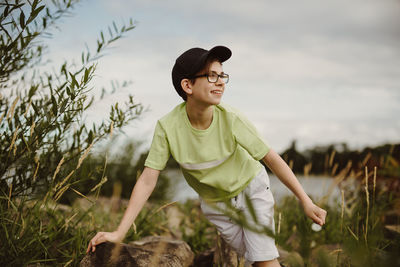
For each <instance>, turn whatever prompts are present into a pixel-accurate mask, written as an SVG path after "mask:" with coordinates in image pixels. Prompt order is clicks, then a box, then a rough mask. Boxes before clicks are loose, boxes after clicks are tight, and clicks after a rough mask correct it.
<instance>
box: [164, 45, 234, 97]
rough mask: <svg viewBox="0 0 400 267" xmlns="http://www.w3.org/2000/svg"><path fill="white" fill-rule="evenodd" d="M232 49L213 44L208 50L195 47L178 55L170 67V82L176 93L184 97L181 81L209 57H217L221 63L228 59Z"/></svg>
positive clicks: (192, 73)
mask: <svg viewBox="0 0 400 267" xmlns="http://www.w3.org/2000/svg"><path fill="white" fill-rule="evenodd" d="M231 55H232V51H231V50H230V49H229V48H227V47H225V46H215V47H213V48H211V49H210V50H205V49H203V48H199V47H195V48H191V49H189V50H187V51H185V52H184V53H183V54H182V55H180V56H179V57H178V58H177V59H176V61H175V64H174V67H173V68H172V83H173V84H174V87H175V90H176V91H177V92H178V94H179V95H180V96H181V97H182V98H183V99H186V94H185V92H184V91H183V89H182V87H181V81H182V79H185V78H191V77H192V76H194V75H195V74H196V73H197V72H198V71H200V70H201V69H202V68H203V67H204V64H205V63H206V61H207V59H208V58H209V57H213V58H216V59H218V60H219V61H220V62H221V63H222V62H224V61H226V60H228V59H229V58H230V57H231Z"/></svg>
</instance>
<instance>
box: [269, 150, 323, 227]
mask: <svg viewBox="0 0 400 267" xmlns="http://www.w3.org/2000/svg"><path fill="white" fill-rule="evenodd" d="M263 161H264V163H265V164H266V165H267V166H268V168H269V169H270V170H271V171H272V172H273V173H274V174H275V175H276V176H277V177H278V178H279V180H281V181H282V183H284V184H285V185H286V186H287V187H288V188H289V189H290V190H291V191H292V192H293V194H294V195H295V196H296V197H297V198H298V199H299V200H300V203H301V204H302V206H303V209H304V212H305V213H306V215H307V216H308V217H310V218H311V219H312V220H313V221H314V222H316V223H318V224H319V225H323V224H325V217H326V211H325V210H323V209H321V208H320V207H318V206H316V205H315V204H314V203H313V202H312V200H311V199H310V197H309V196H308V195H307V194H306V193H305V192H304V189H303V187H302V186H301V184H300V183H299V181H298V180H297V178H296V176H295V175H294V173H293V172H292V170H291V169H290V168H289V166H288V165H287V164H286V162H285V161H284V160H283V159H282V158H281V157H280V156H279V155H278V154H277V153H276V152H275V151H274V150H272V149H271V150H270V151H269V152H268V153H267V154H266V155H265V156H264V158H263Z"/></svg>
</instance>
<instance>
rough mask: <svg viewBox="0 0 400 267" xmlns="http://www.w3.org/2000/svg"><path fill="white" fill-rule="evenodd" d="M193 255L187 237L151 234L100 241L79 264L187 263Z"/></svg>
mask: <svg viewBox="0 0 400 267" xmlns="http://www.w3.org/2000/svg"><path fill="white" fill-rule="evenodd" d="M193 259H194V253H193V252H192V251H191V249H190V247H189V245H188V244H186V243H185V242H184V241H181V240H174V239H171V238H167V237H161V236H150V237H146V238H144V239H141V240H139V241H135V242H131V243H129V244H114V243H110V242H106V243H103V244H100V245H98V246H97V247H96V251H95V252H94V253H92V252H90V253H89V254H87V255H86V256H85V257H84V258H83V259H82V261H81V263H80V266H81V267H92V266H96V267H101V266H115V267H119V266H121V267H122V266H131V267H141V266H146V267H147V266H169V267H186V266H190V265H191V264H192V262H193Z"/></svg>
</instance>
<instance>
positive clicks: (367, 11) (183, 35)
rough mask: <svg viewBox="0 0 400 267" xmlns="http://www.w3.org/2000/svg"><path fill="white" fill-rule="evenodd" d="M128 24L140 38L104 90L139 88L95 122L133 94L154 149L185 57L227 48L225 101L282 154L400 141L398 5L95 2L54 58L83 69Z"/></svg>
mask: <svg viewBox="0 0 400 267" xmlns="http://www.w3.org/2000/svg"><path fill="white" fill-rule="evenodd" d="M129 18H133V19H134V20H135V21H137V27H136V29H134V30H133V31H131V32H129V33H128V34H127V36H126V37H125V38H123V39H122V40H120V41H119V42H118V43H116V45H114V46H113V48H112V49H110V50H108V52H107V55H106V56H105V57H103V58H102V59H101V60H100V61H99V66H98V71H97V77H96V82H95V83H94V85H95V86H96V88H100V87H101V86H103V85H106V86H108V85H109V83H110V80H119V81H124V80H130V81H132V86H130V87H129V89H123V90H119V91H117V92H116V94H114V95H112V96H109V97H107V98H106V99H105V100H103V101H102V102H101V103H97V104H96V105H95V106H94V107H93V110H91V112H90V113H89V115H88V120H92V119H99V118H102V116H104V117H105V118H106V116H107V111H108V110H109V106H110V104H113V103H115V102H117V101H120V102H123V101H124V99H125V98H126V96H127V95H128V94H129V93H131V94H133V95H134V96H136V98H137V100H138V101H140V102H141V103H143V104H144V105H145V106H148V107H149V108H150V110H149V111H148V112H147V113H146V114H144V116H143V117H142V119H141V120H140V121H137V122H135V123H133V124H132V125H131V126H130V127H128V128H127V130H126V133H127V137H129V138H132V139H135V140H141V141H145V142H147V143H149V142H150V141H151V136H152V131H153V129H154V126H155V123H156V121H157V119H158V118H160V117H161V116H163V115H164V114H166V113H167V112H169V111H170V110H171V109H172V108H173V107H174V106H175V105H177V104H179V103H180V102H181V99H180V97H179V96H178V95H177V94H176V92H175V90H174V89H173V86H172V82H171V69H172V66H173V64H174V61H175V59H176V57H177V56H178V55H180V54H181V53H182V52H184V51H185V50H187V49H189V48H192V47H202V48H206V49H210V48H212V47H213V46H215V45H226V46H228V47H229V48H230V49H231V50H232V52H233V55H232V58H231V59H230V60H229V61H227V62H226V63H225V64H224V71H225V72H226V73H229V74H230V77H231V79H230V82H229V84H228V85H227V88H226V90H225V94H224V97H223V101H224V102H225V103H227V104H229V105H232V106H235V107H237V108H239V109H240V110H242V112H243V113H244V114H246V115H247V116H248V117H249V119H250V120H251V121H252V122H253V123H254V124H255V125H256V127H257V128H258V129H259V131H260V132H261V134H262V135H263V136H264V137H265V139H266V140H268V142H269V143H270V144H271V146H272V147H274V148H275V149H276V150H277V151H278V152H280V151H282V150H283V149H284V148H286V147H288V145H289V144H290V142H291V141H292V140H293V139H296V140H297V141H298V142H297V144H298V146H299V148H300V149H304V148H309V147H312V146H314V145H317V144H320V145H323V144H329V143H340V142H347V143H348V144H349V146H350V147H352V148H362V147H364V146H366V145H379V144H382V143H385V142H400V116H399V114H400V1H398V0H384V1H376V0H362V1H361V0H347V1H344V0H335V1H333V0H331V1H323V2H321V1H317V0H307V1H273V0H250V1H233V0H230V1H225V0H222V1H210V0H205V1H178V0H172V1H162V0H157V1H156V0H146V1H145V0H138V1H122V0H114V1H107V0H102V1H100V0H88V1H83V2H82V3H81V4H80V5H79V7H78V8H77V9H76V10H75V12H74V15H73V17H71V18H68V19H64V20H63V22H62V23H61V24H60V25H59V27H60V29H61V32H60V31H55V32H54V36H53V39H51V40H50V41H49V45H50V47H49V48H50V57H51V59H52V60H53V62H54V64H55V65H57V63H58V62H62V61H63V60H64V59H70V58H75V59H76V60H77V61H79V58H80V54H81V52H82V51H83V50H84V48H85V43H87V44H88V45H89V47H94V45H95V42H96V38H97V37H98V35H99V31H100V30H106V29H107V26H108V25H110V24H111V23H112V21H115V22H116V23H117V24H118V25H121V23H122V21H123V20H124V21H126V22H127V21H128V20H129ZM96 90H98V91H96ZM96 92H100V89H95V90H94V93H96Z"/></svg>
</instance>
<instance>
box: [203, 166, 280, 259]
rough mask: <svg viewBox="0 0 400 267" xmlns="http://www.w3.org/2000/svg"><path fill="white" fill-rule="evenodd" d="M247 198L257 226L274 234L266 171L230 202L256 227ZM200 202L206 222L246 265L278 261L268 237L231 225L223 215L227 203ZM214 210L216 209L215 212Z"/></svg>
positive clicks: (272, 241)
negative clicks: (246, 197) (265, 228)
mask: <svg viewBox="0 0 400 267" xmlns="http://www.w3.org/2000/svg"><path fill="white" fill-rule="evenodd" d="M245 194H246V195H247V196H249V197H250V200H251V202H252V206H253V207H254V210H255V212H256V215H257V220H258V223H259V224H260V225H262V226H266V227H268V228H269V229H271V230H272V231H273V232H275V223H274V203H275V202H274V198H273V196H272V193H271V190H270V183H269V177H268V174H267V172H266V170H265V168H264V167H263V168H262V170H261V171H260V172H259V173H258V174H257V175H256V176H255V177H254V178H253V180H252V181H251V182H250V183H249V185H248V186H247V187H246V188H245V189H244V190H243V191H242V192H241V193H240V194H239V195H237V196H236V197H234V198H232V199H231V200H230V202H231V204H232V206H234V207H235V208H236V209H238V210H239V211H241V212H243V213H244V215H245V217H246V220H247V222H248V223H251V224H255V222H254V220H253V217H252V216H251V213H250V211H249V209H248V208H247V205H246V199H245ZM200 202H201V210H202V211H203V213H204V215H205V216H206V218H207V219H208V220H209V221H210V222H212V223H213V224H214V225H215V226H216V228H217V230H218V231H219V232H220V233H221V236H222V237H223V238H224V240H225V241H226V242H227V243H228V244H230V245H231V247H232V248H233V249H235V250H236V252H237V253H238V254H239V255H242V256H244V258H245V259H246V260H247V261H249V262H254V261H268V260H273V259H275V258H278V257H279V253H278V249H277V248H276V246H275V240H274V239H273V238H271V237H269V236H267V235H266V234H260V233H256V232H253V231H251V230H249V229H246V228H244V227H242V226H240V225H237V224H235V223H234V222H232V221H231V219H230V218H229V217H228V216H227V215H224V214H223V212H221V211H223V210H227V209H228V208H227V207H226V204H225V203H224V202H214V203H212V204H210V203H206V202H205V201H204V200H203V199H201V198H200ZM212 206H216V208H215V207H212Z"/></svg>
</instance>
